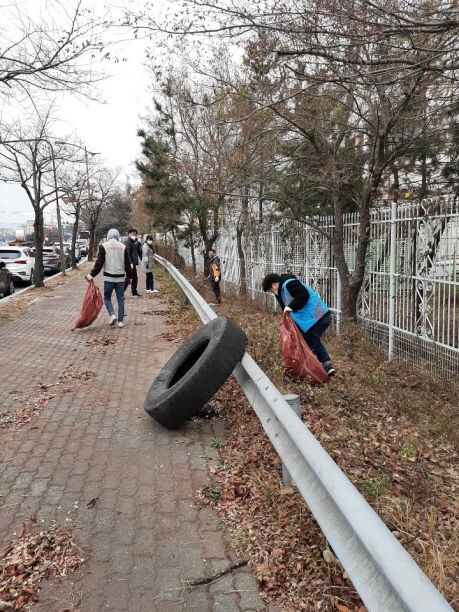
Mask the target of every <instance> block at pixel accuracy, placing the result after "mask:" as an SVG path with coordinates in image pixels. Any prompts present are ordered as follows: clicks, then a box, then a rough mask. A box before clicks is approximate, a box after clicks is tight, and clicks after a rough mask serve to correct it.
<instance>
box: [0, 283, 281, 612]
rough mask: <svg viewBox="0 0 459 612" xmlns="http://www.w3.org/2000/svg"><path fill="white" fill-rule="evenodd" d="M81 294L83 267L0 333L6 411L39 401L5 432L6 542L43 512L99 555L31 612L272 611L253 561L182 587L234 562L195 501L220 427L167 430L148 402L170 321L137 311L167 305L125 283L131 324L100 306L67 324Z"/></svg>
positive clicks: (1, 437)
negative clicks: (78, 325) (80, 321)
mask: <svg viewBox="0 0 459 612" xmlns="http://www.w3.org/2000/svg"><path fill="white" fill-rule="evenodd" d="M142 276H143V275H142ZM142 280H143V278H141V281H142ZM96 281H97V282H98V284H99V286H102V279H101V278H97V279H96ZM85 289H86V281H85V280H84V278H83V275H82V273H80V274H79V275H78V276H77V277H76V278H74V279H72V280H70V281H69V282H68V283H67V284H64V285H61V286H58V287H56V288H55V289H52V290H49V291H47V292H43V293H41V294H40V297H39V299H38V300H36V301H35V302H34V303H33V304H31V305H30V306H28V310H27V311H26V312H25V313H24V314H22V315H20V316H19V317H18V318H17V319H16V320H14V321H9V322H7V323H6V324H5V325H3V326H2V327H0V343H1V344H0V346H1V347H2V349H1V352H0V372H1V381H2V384H1V395H0V404H1V410H0V412H3V411H8V413H10V411H11V414H18V415H20V414H24V410H25V411H27V404H29V406H30V405H31V406H33V407H36V406H42V409H41V412H40V414H39V415H37V416H32V419H31V421H30V422H29V423H27V424H26V425H24V426H23V427H21V428H15V429H13V430H12V429H11V428H9V429H0V449H1V450H0V473H1V484H0V548H1V549H3V548H4V547H6V545H8V544H9V543H10V542H11V541H12V540H14V539H15V533H16V532H18V530H19V529H20V528H21V527H22V525H23V524H24V523H25V524H26V529H28V528H29V527H28V521H29V518H30V516H31V515H35V516H36V518H37V521H38V523H37V525H38V526H39V527H40V528H41V529H48V528H49V527H51V525H52V523H53V521H56V522H57V524H58V525H59V526H62V527H73V528H75V530H76V536H77V538H78V541H79V543H80V544H81V545H82V546H89V547H90V550H91V553H90V556H89V560H88V562H87V563H86V564H85V567H84V569H83V570H81V571H79V572H78V573H77V575H76V576H74V577H72V579H71V580H72V581H73V583H72V582H65V583H64V584H63V585H62V586H59V585H56V584H55V583H53V582H52V581H46V580H45V581H43V582H42V586H43V590H42V592H41V597H40V603H39V604H34V606H33V608H32V610H35V609H37V610H46V611H58V610H64V609H69V610H79V611H81V612H100V611H102V610H118V611H123V612H156V611H161V612H181V611H183V610H192V611H195V612H198V611H199V612H201V611H202V612H206V611H222V612H223V611H225V612H233V611H237V612H238V611H248V610H274V608H273V607H266V606H265V604H264V603H263V602H262V601H261V599H260V597H259V595H258V591H257V585H256V581H255V579H254V578H253V577H252V576H251V575H250V573H249V571H248V569H247V568H240V569H238V570H237V571H235V572H233V573H231V574H228V575H226V576H225V577H224V578H222V579H221V580H219V581H216V582H214V583H212V584H210V585H206V586H200V587H196V588H193V589H188V588H183V584H184V581H186V580H190V579H191V580H196V579H199V578H203V577H209V576H212V575H214V574H215V573H217V572H219V571H221V570H223V569H226V568H227V567H228V566H229V565H230V564H231V563H234V562H235V561H236V558H235V556H234V553H233V552H232V551H231V549H230V548H229V547H228V546H227V545H226V543H225V535H224V533H223V532H222V531H221V530H220V529H219V520H218V516H217V514H216V512H215V511H214V510H212V509H211V508H202V509H200V510H198V509H196V508H195V507H194V503H195V502H194V498H195V492H196V491H197V490H198V489H200V488H201V487H202V486H203V485H204V484H205V483H207V482H209V472H208V468H207V466H206V460H205V456H206V455H211V454H215V451H214V450H213V449H210V447H209V446H208V445H209V441H210V438H211V437H212V436H216V437H222V436H223V433H224V432H223V429H222V426H221V424H220V423H218V422H212V423H211V422H208V423H204V424H200V425H199V424H195V423H189V424H187V425H186V427H182V428H180V429H178V430H174V431H167V430H166V429H163V428H162V427H161V426H159V425H158V424H157V423H155V421H153V420H152V419H151V418H150V417H149V416H148V415H147V414H146V413H145V412H144V411H143V409H142V405H143V400H144V398H145V395H146V392H147V390H148V387H149V385H150V384H151V382H152V381H153V379H154V378H155V376H156V374H157V372H158V371H159V369H160V368H161V367H162V365H163V364H164V363H165V361H166V360H167V359H168V358H169V356H170V355H171V354H172V353H173V352H174V351H175V350H176V349H177V346H176V345H173V344H172V343H170V342H167V341H164V340H162V339H161V337H160V335H161V334H162V333H164V332H169V331H171V327H170V326H169V325H167V317H164V316H160V315H151V314H143V313H145V312H146V311H150V310H164V309H166V308H167V304H164V303H161V294H159V296H156V295H155V296H154V297H148V298H147V297H146V294H145V292H144V291H143V294H144V296H145V297H144V298H142V299H138V300H134V299H132V298H130V297H128V295H129V290H128V291H127V292H126V296H127V297H126V311H127V317H126V319H125V327H124V329H121V330H120V329H118V328H117V327H115V328H109V327H108V316H107V314H106V310H105V307H103V308H102V311H101V314H100V315H99V318H98V319H97V321H96V322H95V323H94V324H93V325H92V326H91V327H90V328H88V329H86V330H76V331H73V332H72V331H70V330H71V328H72V326H73V324H74V322H75V320H76V319H77V316H78V313H79V310H80V306H81V302H82V299H83V295H84V292H85ZM139 289H140V291H141V292H142V290H143V289H144V287H142V286H141V287H140V288H139ZM0 307H1V306H0ZM56 383H58V384H56ZM12 411H18V412H17V413H13V412H12ZM191 440H193V441H194V442H191ZM93 498H97V500H96V504H95V506H94V507H93V508H91V509H88V508H87V507H86V504H87V503H88V501H89V500H92V499H93ZM70 587H72V593H73V595H71V594H69V588H70ZM75 593H80V594H81V601H79V599H80V596H77V597H76V599H75ZM0 599H1V597H0ZM72 599H73V602H72Z"/></svg>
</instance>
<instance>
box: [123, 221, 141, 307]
mask: <svg viewBox="0 0 459 612" xmlns="http://www.w3.org/2000/svg"><path fill="white" fill-rule="evenodd" d="M125 245H126V251H127V252H128V255H129V258H130V260H131V266H132V283H131V293H132V297H133V298H139V297H142V296H141V295H140V293H139V292H138V291H137V285H138V282H139V277H138V276H137V266H138V265H139V261H142V247H141V246H140V244H139V242H138V240H137V230H136V229H133V228H131V229H130V230H129V231H128V238H127V240H126V242H125ZM125 290H126V287H125Z"/></svg>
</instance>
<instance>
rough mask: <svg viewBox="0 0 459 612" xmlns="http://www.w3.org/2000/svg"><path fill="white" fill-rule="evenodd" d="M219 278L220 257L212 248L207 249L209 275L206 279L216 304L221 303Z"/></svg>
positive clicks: (220, 276)
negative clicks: (210, 286)
mask: <svg viewBox="0 0 459 612" xmlns="http://www.w3.org/2000/svg"><path fill="white" fill-rule="evenodd" d="M221 278H222V275H221V270H220V258H219V257H217V253H216V252H215V251H214V249H209V276H208V277H207V280H210V284H211V285H212V289H213V292H214V293H215V299H216V300H217V304H221V303H222V300H221V296H220V281H221Z"/></svg>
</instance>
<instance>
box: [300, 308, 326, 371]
mask: <svg viewBox="0 0 459 612" xmlns="http://www.w3.org/2000/svg"><path fill="white" fill-rule="evenodd" d="M330 323H331V314H330V312H327V314H326V315H324V316H323V317H322V318H321V319H319V320H318V321H317V323H315V325H313V326H312V327H311V328H310V329H308V331H307V332H304V331H302V332H301V333H302V334H303V337H304V339H305V340H306V342H307V344H308V346H309V348H310V349H311V351H312V352H313V353H314V355H315V356H316V357H317V359H318V360H319V361H320V363H324V362H325V361H330V356H329V354H328V353H327V350H326V348H325V347H324V345H323V344H322V342H321V341H320V337H321V335H322V334H323V333H324V331H325V330H326V329H327V327H328V326H329V325H330Z"/></svg>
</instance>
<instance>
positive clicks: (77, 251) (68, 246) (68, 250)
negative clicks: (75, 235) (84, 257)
mask: <svg viewBox="0 0 459 612" xmlns="http://www.w3.org/2000/svg"><path fill="white" fill-rule="evenodd" d="M55 246H57V247H59V246H60V245H59V244H57V245H55ZM63 247H64V253H65V254H66V255H67V254H68V255H69V257H71V252H72V243H71V242H64V243H63ZM75 259H76V261H80V259H81V251H80V247H79V245H78V244H75Z"/></svg>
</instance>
